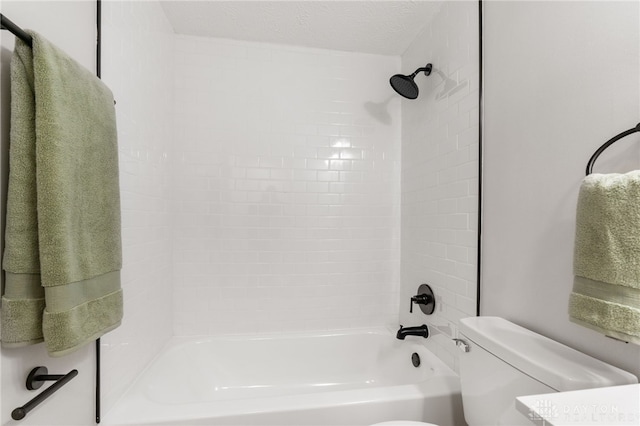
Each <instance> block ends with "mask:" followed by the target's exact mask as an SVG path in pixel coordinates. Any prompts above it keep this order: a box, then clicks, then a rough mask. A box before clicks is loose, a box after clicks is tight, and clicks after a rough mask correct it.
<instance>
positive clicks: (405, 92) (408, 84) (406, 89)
mask: <svg viewBox="0 0 640 426" xmlns="http://www.w3.org/2000/svg"><path fill="white" fill-rule="evenodd" d="M432 67H433V66H432V65H431V64H427V65H426V66H425V67H423V68H418V69H417V70H415V71H414V72H413V74H411V75H402V74H396V75H394V76H392V77H391V78H390V79H389V83H390V84H391V87H393V90H395V91H396V92H398V94H399V95H400V96H404V97H405V98H407V99H415V98H417V97H418V94H419V92H420V91H419V90H418V85H417V84H416V82H415V81H413V79H414V78H415V77H416V75H418V73H420V72H422V71H424V75H429V74H431V69H432Z"/></svg>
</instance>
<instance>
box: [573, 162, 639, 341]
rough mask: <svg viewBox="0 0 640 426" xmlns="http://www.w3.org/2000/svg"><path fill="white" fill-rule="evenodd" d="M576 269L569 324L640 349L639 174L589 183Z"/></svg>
mask: <svg viewBox="0 0 640 426" xmlns="http://www.w3.org/2000/svg"><path fill="white" fill-rule="evenodd" d="M573 269H574V274H575V277H574V282H573V292H572V293H571V296H570V299H569V316H570V320H571V321H572V322H575V323H577V324H580V325H583V326H585V327H588V328H591V329H593V330H596V331H598V332H600V333H603V334H605V335H607V336H611V337H615V338H616V339H620V340H624V341H627V342H632V343H635V344H640V171H633V172H629V173H626V174H615V173H612V174H592V175H589V176H587V177H586V178H584V180H583V183H582V187H581V188H580V195H579V197H578V208H577V215H576V239H575V249H574V263H573Z"/></svg>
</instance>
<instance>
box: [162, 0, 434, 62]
mask: <svg viewBox="0 0 640 426" xmlns="http://www.w3.org/2000/svg"><path fill="white" fill-rule="evenodd" d="M161 4H162V6H163V8H164V10H165V13H166V15H167V17H168V19H169V21H170V22H171V24H172V25H173V29H174V30H175V32H176V33H178V34H190V35H198V36H206V37H220V38H230V39H236V40H249V41H260V42H266V43H279V44H288V45H296V46H305V47H316V48H323V49H335V50H345V51H350V52H364V53H375V54H382V55H400V54H402V53H403V52H404V51H405V50H406V49H407V47H409V44H410V43H411V42H412V41H413V39H414V38H415V37H416V36H417V35H418V34H419V33H420V31H421V30H422V29H423V28H424V27H425V26H426V25H427V23H428V22H429V20H430V19H431V17H432V16H433V15H434V14H435V12H436V11H437V10H438V9H439V7H440V4H441V2H440V1H427V0H416V1H403V0H395V1H377V0H361V1H341V0H333V1H331V0H329V1H314V0H307V1H268V0H263V1H244V0H235V1H217V0H215V1H189V0H182V1H162V2H161Z"/></svg>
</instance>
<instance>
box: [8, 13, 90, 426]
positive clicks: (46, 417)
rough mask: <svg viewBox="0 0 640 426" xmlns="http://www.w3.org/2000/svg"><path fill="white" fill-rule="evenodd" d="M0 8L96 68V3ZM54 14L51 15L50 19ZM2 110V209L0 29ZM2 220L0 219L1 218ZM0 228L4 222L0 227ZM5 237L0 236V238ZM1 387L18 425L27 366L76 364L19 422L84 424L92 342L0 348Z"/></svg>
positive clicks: (26, 394)
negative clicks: (57, 354) (73, 348)
mask: <svg viewBox="0 0 640 426" xmlns="http://www.w3.org/2000/svg"><path fill="white" fill-rule="evenodd" d="M0 11H1V12H2V13H3V14H4V15H6V16H7V17H8V18H9V19H11V20H12V21H13V22H15V23H16V24H17V25H19V26H20V27H22V28H27V29H34V30H35V31H37V32H38V33H40V34H42V35H43V36H45V37H46V38H47V39H49V40H51V41H52V42H53V43H55V44H56V45H58V46H59V47H61V48H62V49H63V50H65V51H66V52H67V53H68V54H69V55H70V56H72V57H73V58H75V59H76V60H77V61H78V62H80V63H81V64H82V65H84V66H85V67H87V68H88V69H89V70H95V63H96V59H95V58H96V56H95V16H96V6H95V2H93V1H88V2H45V1H43V2H21V1H18V2H14V1H3V2H2V3H1V9H0ZM52 16H55V17H56V19H51V17H52ZM0 37H1V45H2V51H1V53H0V54H1V60H0V69H1V72H2V74H1V75H0V77H1V80H2V81H1V86H0V87H1V89H2V90H1V91H0V105H1V109H2V123H1V125H2V129H1V133H0V136H1V138H2V143H1V146H2V149H1V150H0V153H1V154H0V155H2V161H1V163H0V167H1V170H0V175H1V176H2V196H1V197H0V202H1V203H2V204H3V205H2V206H1V209H0V211H2V212H4V211H5V206H4V202H5V200H6V179H7V177H6V176H7V173H8V169H7V167H8V158H7V156H8V144H9V114H8V113H9V109H10V108H9V99H10V96H9V63H10V61H11V52H12V51H13V44H14V36H13V35H12V34H11V33H9V32H8V31H4V30H3V31H0ZM3 223H4V222H3ZM0 228H1V229H2V231H1V232H4V226H2V227H0ZM0 240H2V241H4V235H2V237H1V238H0ZM0 353H1V359H2V374H1V375H0V376H1V382H2V384H1V392H0V394H1V395H0V399H1V400H2V410H1V412H0V419H1V423H2V424H3V425H9V424H17V422H15V421H13V420H11V417H10V416H11V411H12V410H13V409H14V408H16V407H18V406H22V405H23V404H24V403H26V402H27V401H29V400H30V399H31V398H33V396H34V395H35V394H36V393H37V392H33V391H28V390H26V388H25V380H26V377H27V374H28V373H29V371H31V369H32V368H33V367H35V366H38V365H45V366H46V367H48V368H49V371H50V373H51V374H65V373H67V372H69V371H71V370H72V369H74V368H75V369H77V370H78V371H79V374H78V376H77V377H76V378H74V379H73V380H72V381H71V382H69V383H68V384H67V385H65V387H64V388H63V389H62V390H60V392H57V393H56V395H54V396H53V397H52V398H51V399H49V400H47V401H46V402H44V403H42V404H41V405H40V406H38V408H37V409H35V410H34V411H32V412H31V413H29V415H28V416H27V417H26V418H25V419H24V420H22V421H21V422H20V424H23V425H75V424H89V423H90V422H91V421H92V419H93V418H94V408H93V407H94V403H93V389H94V376H95V370H94V365H95V356H94V346H93V345H88V346H86V347H84V348H82V349H80V350H79V351H77V352H75V353H73V354H72V355H69V356H66V357H64V358H50V357H49V356H48V354H47V352H46V350H45V349H44V345H43V344H38V345H35V346H30V347H26V348H20V349H2V350H1V351H0Z"/></svg>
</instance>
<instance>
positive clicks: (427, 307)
mask: <svg viewBox="0 0 640 426" xmlns="http://www.w3.org/2000/svg"><path fill="white" fill-rule="evenodd" d="M414 303H416V304H418V305H420V310H421V311H422V312H423V313H424V314H426V315H431V314H432V313H433V311H434V310H435V308H436V298H435V296H434V294H433V290H431V287H430V286H429V284H421V285H420V287H418V294H416V295H415V296H412V297H411V299H410V300H409V313H413V304H414Z"/></svg>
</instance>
